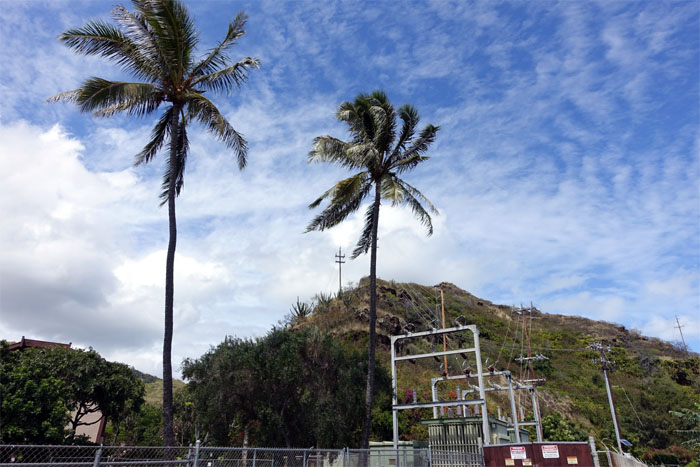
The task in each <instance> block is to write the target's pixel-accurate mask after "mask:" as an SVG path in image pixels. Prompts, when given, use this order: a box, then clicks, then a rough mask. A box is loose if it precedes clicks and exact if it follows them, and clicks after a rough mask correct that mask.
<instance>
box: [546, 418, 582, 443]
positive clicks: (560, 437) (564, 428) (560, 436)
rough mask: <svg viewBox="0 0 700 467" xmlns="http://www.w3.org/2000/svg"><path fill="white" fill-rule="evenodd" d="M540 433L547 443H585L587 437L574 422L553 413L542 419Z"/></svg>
mask: <svg viewBox="0 0 700 467" xmlns="http://www.w3.org/2000/svg"><path fill="white" fill-rule="evenodd" d="M542 431H543V435H544V439H545V440H547V441H587V440H588V435H587V434H586V432H584V431H583V430H581V429H580V428H579V427H578V426H576V424H575V423H574V422H572V421H571V420H568V419H566V418H564V417H562V416H561V415H560V414H559V413H553V414H551V415H547V416H545V417H543V418H542Z"/></svg>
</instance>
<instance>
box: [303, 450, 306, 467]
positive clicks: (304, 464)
mask: <svg viewBox="0 0 700 467" xmlns="http://www.w3.org/2000/svg"><path fill="white" fill-rule="evenodd" d="M302 465H303V466H304V467H306V449H304V463H303V464H302Z"/></svg>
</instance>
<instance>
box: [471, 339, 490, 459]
mask: <svg viewBox="0 0 700 467" xmlns="http://www.w3.org/2000/svg"><path fill="white" fill-rule="evenodd" d="M473 333H474V351H475V353H476V372H477V380H478V382H479V398H480V399H481V400H482V401H484V402H483V403H482V412H481V426H482V429H483V436H484V445H485V446H488V445H489V444H490V441H491V434H490V433H489V415H488V411H487V410H486V393H485V392H484V375H483V372H484V370H483V368H482V366H481V347H480V345H479V329H477V328H476V327H475V328H474V329H473Z"/></svg>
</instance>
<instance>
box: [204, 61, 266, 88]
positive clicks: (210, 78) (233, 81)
mask: <svg viewBox="0 0 700 467" xmlns="http://www.w3.org/2000/svg"><path fill="white" fill-rule="evenodd" d="M259 66H260V62H259V61H258V60H257V59H255V58H251V57H246V58H244V59H243V60H241V61H239V62H237V63H234V64H233V65H230V66H227V67H226V68H222V69H221V70H217V71H214V72H212V73H209V74H207V75H203V76H200V77H198V78H196V79H194V80H193V81H192V86H197V85H199V86H201V87H203V88H205V89H208V90H212V91H217V92H222V91H229V90H230V89H233V88H238V87H240V86H241V85H242V84H243V83H245V82H246V80H247V79H248V70H249V69H251V68H258V67H259Z"/></svg>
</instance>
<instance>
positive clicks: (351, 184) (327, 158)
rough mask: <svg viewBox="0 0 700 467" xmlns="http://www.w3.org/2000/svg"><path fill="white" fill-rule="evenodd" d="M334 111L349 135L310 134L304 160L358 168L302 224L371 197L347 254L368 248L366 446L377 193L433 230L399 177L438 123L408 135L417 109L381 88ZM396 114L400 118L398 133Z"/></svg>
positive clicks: (421, 199)
mask: <svg viewBox="0 0 700 467" xmlns="http://www.w3.org/2000/svg"><path fill="white" fill-rule="evenodd" d="M336 117H337V118H338V120H340V121H342V122H345V123H347V125H348V127H349V131H350V136H351V138H352V139H351V140H350V141H348V142H346V141H342V140H340V139H337V138H334V137H332V136H319V137H317V138H315V139H314V147H313V150H312V151H311V152H310V153H309V162H330V163H334V164H338V165H340V166H341V167H345V168H347V169H350V170H353V171H359V172H357V173H356V174H355V175H353V176H351V177H349V178H346V179H345V180H341V181H340V182H338V183H336V184H335V185H334V186H333V187H332V188H330V189H329V190H328V191H326V192H325V193H323V194H322V195H321V196H320V197H319V198H318V199H317V200H316V201H314V202H313V203H311V205H310V206H309V207H310V208H312V209H313V208H316V207H318V206H319V205H320V204H321V203H322V202H323V201H324V200H328V205H327V206H326V207H325V208H324V209H323V211H322V212H321V213H320V214H319V215H317V216H316V217H315V218H314V219H313V221H312V222H311V223H310V224H309V225H308V227H307V232H308V231H312V230H325V229H328V228H331V227H334V226H336V225H338V224H339V223H341V222H342V221H343V220H345V219H346V218H347V217H348V216H349V215H350V214H352V213H354V212H355V211H357V209H359V207H360V205H361V203H362V201H363V200H365V199H366V198H368V197H371V199H372V202H371V203H370V205H369V207H368V208H367V211H366V213H365V225H364V228H363V230H362V234H361V235H360V239H359V241H358V243H357V247H356V248H355V250H354V251H353V254H352V258H353V259H354V258H357V257H358V256H359V255H360V254H363V253H367V251H369V252H370V268H369V279H370V292H369V293H370V306H369V345H368V347H369V348H368V360H367V361H368V367H367V386H366V392H365V419H364V425H363V429H362V441H361V444H360V446H361V447H362V448H365V449H366V448H368V447H369V436H370V431H371V424H372V398H373V395H374V366H375V358H374V355H375V349H376V321H377V228H378V225H379V206H380V204H381V200H382V199H386V200H389V201H391V203H392V205H394V206H396V205H408V206H410V207H411V209H412V210H413V213H414V214H415V216H416V217H417V218H418V220H420V221H421V223H422V224H423V225H425V226H426V227H427V229H428V235H431V234H432V233H433V226H432V222H431V218H430V215H429V214H428V212H427V211H426V209H425V208H424V207H423V204H425V205H426V206H427V207H428V210H429V211H430V212H432V213H433V214H437V213H438V212H437V210H436V209H435V207H434V206H433V205H432V203H430V201H429V200H428V199H427V198H426V197H425V196H423V194H422V193H421V192H420V191H418V190H417V189H416V188H414V187H413V186H411V185H409V184H408V183H407V182H406V181H404V180H402V179H401V178H399V177H400V176H401V175H403V174H404V173H406V172H408V171H410V170H412V169H413V168H415V167H416V166H417V165H418V164H419V163H421V162H423V161H425V160H427V159H429V157H427V156H425V155H424V153H425V152H426V151H427V149H428V147H429V146H430V144H431V143H432V142H433V141H434V140H435V135H436V133H437V131H438V130H439V127H437V126H434V125H428V126H426V127H425V128H424V129H423V130H422V131H421V132H420V134H419V135H418V136H417V137H415V138H414V136H415V132H416V127H417V125H418V121H419V117H418V111H417V110H416V109H415V108H414V107H412V106H410V105H404V106H402V107H400V108H399V109H398V112H396V111H395V110H394V107H393V106H392V105H391V103H390V102H389V99H388V98H387V96H386V94H385V93H384V92H382V91H375V92H373V93H372V94H360V95H359V96H358V97H357V98H355V101H354V102H343V103H342V104H341V105H340V107H339V108H338V112H337V114H336ZM397 117H398V118H399V119H401V121H402V122H403V123H402V126H401V131H400V132H398V134H397Z"/></svg>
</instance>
